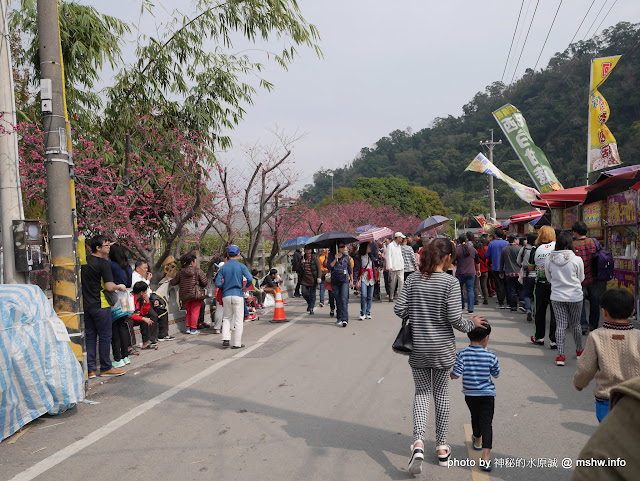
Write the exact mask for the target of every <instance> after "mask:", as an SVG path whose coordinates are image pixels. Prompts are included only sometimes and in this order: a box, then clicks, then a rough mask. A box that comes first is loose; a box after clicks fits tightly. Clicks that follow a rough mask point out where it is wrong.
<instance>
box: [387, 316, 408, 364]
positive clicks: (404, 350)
mask: <svg viewBox="0 0 640 481" xmlns="http://www.w3.org/2000/svg"><path fill="white" fill-rule="evenodd" d="M391 349H393V352H396V353H398V354H404V355H405V356H408V355H409V354H411V351H412V350H413V336H412V334H411V322H410V321H409V318H408V317H405V318H404V319H402V327H401V328H400V331H399V332H398V335H397V336H396V340H395V341H393V345H392V346H391Z"/></svg>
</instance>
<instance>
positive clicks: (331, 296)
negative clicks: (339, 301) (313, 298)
mask: <svg viewBox="0 0 640 481" xmlns="http://www.w3.org/2000/svg"><path fill="white" fill-rule="evenodd" d="M329 309H330V310H331V311H335V310H336V296H335V295H334V294H333V290H329Z"/></svg>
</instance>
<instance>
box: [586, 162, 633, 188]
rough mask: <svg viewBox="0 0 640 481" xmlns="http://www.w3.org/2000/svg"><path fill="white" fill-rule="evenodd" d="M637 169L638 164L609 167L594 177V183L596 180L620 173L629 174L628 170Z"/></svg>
mask: <svg viewBox="0 0 640 481" xmlns="http://www.w3.org/2000/svg"><path fill="white" fill-rule="evenodd" d="M638 170H640V164H639V165H628V166H627V167H618V168H617V169H611V170H608V171H606V172H602V173H601V174H600V175H599V176H598V178H597V179H596V181H595V184H597V183H598V182H602V181H603V180H605V179H607V178H609V177H614V176H616V175H620V174H629V173H630V172H636V171H638Z"/></svg>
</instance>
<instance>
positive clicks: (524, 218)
mask: <svg viewBox="0 0 640 481" xmlns="http://www.w3.org/2000/svg"><path fill="white" fill-rule="evenodd" d="M543 215H544V211H540V210H534V211H532V212H525V213H524V214H517V215H512V216H511V218H510V220H511V222H512V223H518V222H530V221H532V220H533V219H538V218H540V217H542V216H543Z"/></svg>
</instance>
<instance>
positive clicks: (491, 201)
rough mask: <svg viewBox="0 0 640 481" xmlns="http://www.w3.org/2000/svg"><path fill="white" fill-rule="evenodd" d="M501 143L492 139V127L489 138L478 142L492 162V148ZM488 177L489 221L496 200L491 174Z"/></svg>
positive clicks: (493, 218)
mask: <svg viewBox="0 0 640 481" xmlns="http://www.w3.org/2000/svg"><path fill="white" fill-rule="evenodd" d="M500 144H502V140H501V141H499V142H494V141H493V129H491V140H486V141H484V142H480V145H483V146H485V147H487V148H488V149H489V161H490V162H491V163H492V164H493V149H494V147H495V146H496V145H500ZM487 177H489V223H491V222H494V221H495V219H496V201H495V192H494V190H493V176H491V175H488V176H487Z"/></svg>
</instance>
